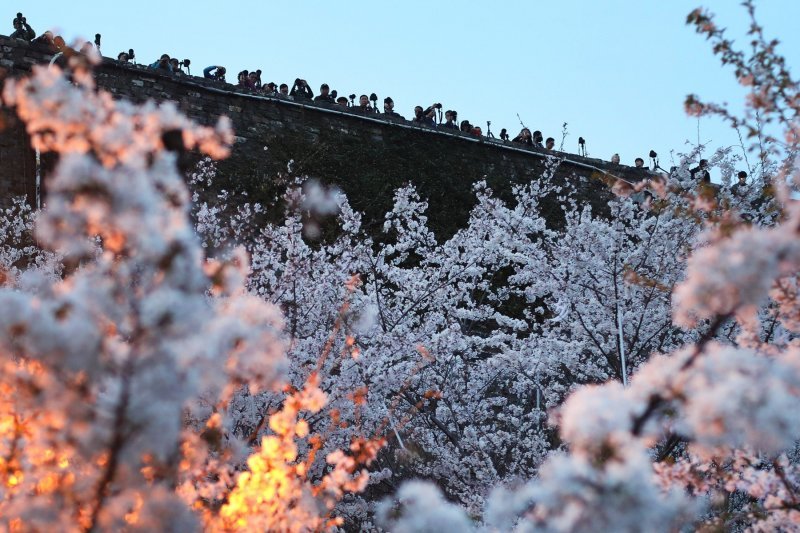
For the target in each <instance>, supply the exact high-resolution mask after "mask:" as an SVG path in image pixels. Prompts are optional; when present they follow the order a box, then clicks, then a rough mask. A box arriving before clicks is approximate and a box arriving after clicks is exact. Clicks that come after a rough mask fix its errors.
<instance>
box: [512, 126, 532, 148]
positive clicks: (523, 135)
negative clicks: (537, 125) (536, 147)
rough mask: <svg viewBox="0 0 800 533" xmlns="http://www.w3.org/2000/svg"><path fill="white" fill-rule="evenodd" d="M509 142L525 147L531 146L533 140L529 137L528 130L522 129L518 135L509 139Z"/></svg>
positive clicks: (529, 132) (529, 131)
mask: <svg viewBox="0 0 800 533" xmlns="http://www.w3.org/2000/svg"><path fill="white" fill-rule="evenodd" d="M511 142H514V143H519V144H524V145H526V146H533V138H532V136H531V130H529V129H528V128H522V129H521V130H520V131H519V135H517V136H516V137H514V138H513V139H511Z"/></svg>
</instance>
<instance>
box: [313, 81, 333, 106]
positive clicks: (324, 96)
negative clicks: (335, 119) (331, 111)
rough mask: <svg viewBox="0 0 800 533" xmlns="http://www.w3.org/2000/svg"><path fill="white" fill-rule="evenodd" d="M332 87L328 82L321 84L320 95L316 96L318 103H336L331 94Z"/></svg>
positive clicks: (315, 99)
mask: <svg viewBox="0 0 800 533" xmlns="http://www.w3.org/2000/svg"><path fill="white" fill-rule="evenodd" d="M330 91H331V88H330V87H328V84H327V83H323V84H322V85H320V86H319V96H317V97H316V98H314V101H315V102H317V103H318V104H334V103H336V102H335V101H334V99H333V96H331V94H330Z"/></svg>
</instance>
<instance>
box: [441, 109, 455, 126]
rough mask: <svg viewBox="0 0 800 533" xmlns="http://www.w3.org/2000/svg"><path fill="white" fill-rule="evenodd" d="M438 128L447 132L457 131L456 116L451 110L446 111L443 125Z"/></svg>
mask: <svg viewBox="0 0 800 533" xmlns="http://www.w3.org/2000/svg"><path fill="white" fill-rule="evenodd" d="M439 127H440V128H446V129H448V130H457V129H458V126H457V125H456V115H455V113H453V111H452V110H450V109H448V110H447V111H445V112H444V124H439Z"/></svg>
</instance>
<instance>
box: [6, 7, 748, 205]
mask: <svg viewBox="0 0 800 533" xmlns="http://www.w3.org/2000/svg"><path fill="white" fill-rule="evenodd" d="M13 26H14V32H13V33H12V34H11V35H10V37H12V38H15V39H23V40H25V41H29V42H34V43H40V44H44V45H46V46H49V47H51V48H52V49H53V50H54V51H55V52H58V53H61V52H62V51H64V50H65V49H67V48H69V47H67V46H66V44H65V42H64V39H63V38H62V37H61V36H55V35H54V34H53V33H52V32H50V31H46V32H44V33H43V34H41V35H40V36H38V37H37V36H36V32H35V31H34V30H33V28H31V26H30V24H28V21H27V19H26V18H25V17H24V16H23V15H22V13H17V16H16V17H15V18H14V20H13ZM100 38H101V36H100V34H97V35H96V36H95V41H94V45H92V43H89V42H86V43H84V44H83V46H81V47H80V52H83V53H86V52H88V51H89V50H91V49H93V48H96V49H97V51H98V53H99V51H100ZM135 59H136V56H135V53H134V51H133V49H129V50H128V51H122V52H120V53H119V54H117V61H119V62H120V63H126V64H127V63H134V64H135ZM190 65H191V61H190V60H188V59H183V60H178V59H177V58H174V57H171V56H170V55H169V54H162V55H161V57H159V58H158V60H156V61H154V62H153V63H150V64H149V68H152V69H154V70H158V71H161V72H162V73H165V74H172V75H178V76H180V75H187V74H191V72H190V70H189V68H190ZM184 69H186V71H184ZM226 75H227V70H226V69H225V67H224V66H221V65H211V66H209V67H206V68H205V69H203V77H204V78H206V79H211V80H216V81H219V82H226ZM236 78H237V79H236V84H235V85H236V87H237V88H238V89H240V90H243V91H248V92H252V93H254V94H260V95H264V96H272V97H278V98H291V99H293V100H297V101H306V102H311V101H313V102H314V103H316V104H321V105H324V106H338V107H343V108H347V109H348V110H350V111H352V112H355V113H360V114H365V115H381V117H383V118H388V119H392V120H406V119H405V117H404V116H402V115H401V114H399V113H397V112H396V111H395V109H394V100H392V98H391V97H386V98H384V99H383V111H380V110H379V109H378V97H377V95H376V94H375V93H372V94H370V95H369V96H367V95H366V94H362V95H361V96H359V97H358V102H356V95H355V94H350V95H349V96H339V94H338V92H337V91H336V90H330V87H329V86H328V84H327V83H323V84H322V85H321V86H320V88H319V94H318V95H317V96H314V91H313V90H312V89H311V86H310V85H309V84H308V82H307V81H306V80H304V79H302V78H297V79H295V80H294V83H293V84H292V87H291V89H290V88H289V86H288V85H287V84H285V83H281V84H280V85H278V84H276V83H275V82H268V83H263V82H262V81H261V70H260V69H258V70H253V71H248V70H242V71H240V72H239V73H238V74H237V77H236ZM443 119H444V121H443ZM411 122H412V123H413V124H416V125H419V126H425V127H429V128H436V129H441V130H451V131H460V132H462V133H466V134H468V135H473V136H478V137H480V136H484V133H483V130H482V129H481V127H480V126H475V125H473V124H471V123H470V122H469V121H468V120H462V121H461V122H459V121H458V112H457V111H455V110H453V109H448V110H446V111H442V104H441V103H438V102H437V103H434V104H431V105H430V106H428V107H427V108H423V107H422V106H419V105H418V106H415V107H414V116H413V118H411ZM490 126H491V122H487V132H486V135H485V136H487V137H492V138H494V135H493V134H492V133H491V131H490V130H488V127H490ZM500 139H501V140H502V141H503V142H510V143H514V144H519V145H522V146H526V147H530V148H536V149H540V150H547V151H553V150H555V139H553V137H548V138H547V139H545V138H544V135H542V132H541V131H539V130H536V131H534V132H533V133H531V130H530V129H528V128H526V127H523V128H522V130H520V132H519V134H518V135H517V136H516V137H514V138H513V139H512V138H510V135H509V134H508V133H507V131H506V129H505V128H504V129H502V130H501V131H500ZM579 143H580V144H581V147H582V148H583V144H584V141H583V138H580V140H579ZM653 155H654V152H651V156H653ZM644 163H645V162H644V159H642V158H641V157H637V158H636V159H635V161H634V166H635V168H641V169H647V167H646V166H645V164H644ZM611 164H612V165H619V164H620V157H619V154H614V155H612V156H611ZM656 166H657V164H656ZM654 170H655V168H654ZM691 176H692V177H693V178H696V179H698V180H699V181H700V182H701V183H710V182H711V175H710V174H709V171H708V161H707V160H705V159H701V160H700V163H699V164H698V166H697V167H695V168H693V169H692V170H691ZM746 182H747V173H746V172H739V174H738V182H737V184H735V185H734V188H736V189H737V190H738V189H743V188H744V187H745V186H746Z"/></svg>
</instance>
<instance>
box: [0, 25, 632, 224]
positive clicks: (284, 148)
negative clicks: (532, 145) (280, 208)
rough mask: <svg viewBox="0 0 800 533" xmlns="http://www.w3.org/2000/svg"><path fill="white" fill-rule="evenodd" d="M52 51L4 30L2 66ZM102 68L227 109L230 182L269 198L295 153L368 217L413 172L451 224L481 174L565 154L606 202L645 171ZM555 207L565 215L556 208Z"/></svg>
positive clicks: (9, 121)
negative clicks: (611, 187)
mask: <svg viewBox="0 0 800 533" xmlns="http://www.w3.org/2000/svg"><path fill="white" fill-rule="evenodd" d="M50 58H51V52H50V51H49V50H48V49H47V48H46V47H44V46H41V45H35V44H30V43H26V42H24V41H20V40H14V39H9V38H7V37H2V36H0V67H2V68H3V69H5V71H6V74H7V75H12V76H19V75H23V74H24V73H26V72H28V71H29V70H30V68H31V66H32V65H34V64H37V63H44V62H47V61H49V60H50ZM197 70H200V68H198V69H197ZM229 74H230V73H229ZM230 75H232V74H230ZM96 79H97V83H98V86H99V87H101V88H103V89H105V90H108V91H110V92H111V93H112V94H114V95H115V96H116V97H118V98H125V99H130V100H133V101H144V100H147V99H155V100H157V101H164V100H171V101H174V102H176V103H177V105H178V106H179V107H180V108H181V109H182V110H183V111H184V112H186V113H187V114H188V115H189V116H191V117H192V118H194V119H195V120H197V121H198V122H200V123H203V124H213V123H214V122H216V120H217V118H218V117H219V116H220V115H223V114H224V115H227V116H228V117H230V118H231V119H232V121H233V125H234V129H235V132H236V144H235V146H234V150H233V154H232V156H231V157H230V158H229V159H228V160H226V161H224V162H222V163H220V167H219V168H220V180H221V184H222V185H223V186H224V187H226V188H228V189H233V190H238V191H246V192H247V193H248V195H249V197H250V199H251V200H257V201H262V202H264V203H267V204H272V203H273V202H274V200H275V198H276V197H279V195H280V193H281V191H282V188H283V186H284V184H285V181H286V174H287V162H288V161H293V165H292V170H293V172H294V173H295V174H302V175H309V176H312V177H315V178H317V179H319V180H320V181H321V182H323V183H326V184H335V185H337V186H339V187H340V188H341V189H343V190H344V191H345V193H347V195H348V198H349V199H350V201H351V203H352V204H353V206H354V207H355V208H356V209H358V210H360V211H362V212H364V213H365V214H366V217H365V220H366V221H367V222H368V223H378V221H379V219H380V217H381V215H382V214H383V212H385V210H386V209H388V208H389V206H390V205H391V203H392V193H393V191H394V190H395V189H396V188H397V187H399V186H401V185H402V184H404V183H406V182H412V183H414V184H415V185H416V186H417V188H418V189H419V191H420V193H421V194H422V196H424V197H425V198H427V199H429V201H430V218H431V222H432V225H433V226H434V227H435V228H436V229H437V231H438V232H439V233H440V235H447V234H451V233H452V232H453V231H455V229H456V228H458V227H460V226H461V225H463V224H464V223H465V222H466V220H467V216H468V213H469V209H470V208H471V206H472V205H473V203H474V198H473V195H472V192H471V187H472V184H473V183H474V182H475V181H477V180H479V179H486V180H487V182H488V183H489V185H490V186H491V187H492V188H493V189H494V190H496V191H498V193H499V194H501V195H508V194H509V192H510V190H511V186H512V185H513V184H516V183H523V182H526V181H528V180H531V179H535V178H537V177H538V176H540V175H541V173H542V171H543V170H544V168H545V165H546V164H547V162H548V161H549V160H552V159H553V158H554V157H556V158H560V159H563V161H562V162H561V164H560V166H559V169H558V172H557V177H558V179H559V180H562V181H563V182H571V183H573V184H575V185H576V186H577V187H578V189H579V191H580V195H581V198H582V199H583V201H585V202H589V203H591V204H592V205H593V207H594V208H595V209H598V210H600V211H604V210H605V204H606V201H607V199H608V190H607V187H606V186H605V185H604V183H603V178H607V177H609V176H619V177H623V178H625V179H627V180H630V181H636V180H639V179H641V178H642V177H643V176H644V175H645V174H644V173H643V172H642V171H639V170H637V169H633V168H631V167H626V166H621V165H611V164H610V163H606V162H603V161H601V160H597V159H588V158H583V157H579V156H576V155H573V154H565V153H557V152H546V151H544V150H535V149H524V148H522V147H521V146H519V145H515V144H512V143H507V142H502V141H496V140H493V139H487V138H484V137H480V138H478V137H474V136H471V135H465V134H461V133H460V132H454V133H451V132H449V131H448V132H445V131H442V130H434V129H430V128H423V127H418V126H414V125H413V124H411V123H410V122H406V121H401V120H388V119H384V118H383V117H382V116H381V115H371V116H363V115H360V114H358V113H356V112H353V111H349V110H345V109H344V108H341V107H338V106H322V105H315V104H313V103H311V102H308V101H305V102H301V101H294V100H292V99H289V98H277V97H265V96H259V95H255V94H251V93H247V92H244V91H238V90H237V89H236V88H235V87H234V86H232V85H230V84H225V83H220V82H215V81H211V80H205V79H203V78H199V77H195V76H173V75H169V74H160V73H158V72H156V71H154V70H152V69H148V68H146V67H143V66H134V65H122V64H120V63H118V62H116V61H113V60H110V59H104V61H103V63H102V64H101V65H100V66H98V67H97V68H96ZM3 119H4V120H5V126H6V127H5V128H4V129H3V131H2V132H0V191H2V194H3V199H7V198H8V197H10V195H18V194H24V195H26V196H27V197H28V198H29V201H31V202H34V201H35V190H36V159H35V156H34V154H33V152H32V151H31V150H30V149H29V148H28V147H26V139H25V134H24V132H23V130H22V128H21V127H20V126H19V124H17V123H16V122H15V121H14V120H13V118H12V117H10V116H9V115H8V114H6V115H4V116H3ZM45 181H46V180H45ZM553 216H556V218H557V214H556V213H554V215H553Z"/></svg>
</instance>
